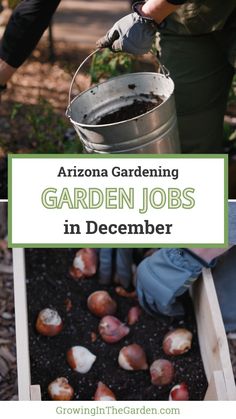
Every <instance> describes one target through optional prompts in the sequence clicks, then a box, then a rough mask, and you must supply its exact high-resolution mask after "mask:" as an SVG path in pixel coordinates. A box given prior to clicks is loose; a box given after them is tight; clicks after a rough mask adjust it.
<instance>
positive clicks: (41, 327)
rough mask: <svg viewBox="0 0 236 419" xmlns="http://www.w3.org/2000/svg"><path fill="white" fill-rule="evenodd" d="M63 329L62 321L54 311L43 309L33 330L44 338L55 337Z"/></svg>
mask: <svg viewBox="0 0 236 419" xmlns="http://www.w3.org/2000/svg"><path fill="white" fill-rule="evenodd" d="M62 327H63V323H62V319H61V317H60V316H59V314H58V312H57V311H56V310H52V309H51V308H44V309H43V310H41V311H40V312H39V314H38V317H37V320H36V325H35V328H36V330H37V332H38V333H40V334H41V335H44V336H56V335H58V333H60V332H61V330H62Z"/></svg>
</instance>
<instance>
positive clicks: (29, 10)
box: [0, 0, 60, 84]
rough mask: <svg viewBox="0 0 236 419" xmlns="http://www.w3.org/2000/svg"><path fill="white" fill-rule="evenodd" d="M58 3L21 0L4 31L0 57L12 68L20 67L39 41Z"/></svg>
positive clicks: (48, 0) (40, 0) (58, 1)
mask: <svg viewBox="0 0 236 419" xmlns="http://www.w3.org/2000/svg"><path fill="white" fill-rule="evenodd" d="M59 3H60V0H23V1H21V2H20V3H19V5H18V6H17V7H16V8H15V9H14V11H13V13H12V15H11V17H10V19H9V22H8V24H7V26H6V29H5V31H4V34H3V37H2V40H1V43H0V59H1V60H2V61H4V62H5V63H6V64H8V66H10V67H12V68H18V67H20V66H21V64H23V62H24V61H25V60H26V59H27V58H28V57H29V55H30V54H31V52H32V51H33V49H34V48H35V46H36V45H37V43H38V42H39V40H40V38H41V36H42V34H43V32H44V31H45V29H46V28H47V26H48V25H49V23H50V20H51V18H52V15H53V13H54V12H55V10H56V8H57V6H58V5H59ZM9 78H10V77H9ZM6 81H7V80H6ZM0 84H1V83H0Z"/></svg>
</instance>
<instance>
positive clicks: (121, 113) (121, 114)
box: [96, 95, 163, 125]
mask: <svg viewBox="0 0 236 419" xmlns="http://www.w3.org/2000/svg"><path fill="white" fill-rule="evenodd" d="M162 102H163V100H162V99H161V98H160V97H159V96H154V95H153V101H150V100H149V101H144V100H140V99H139V98H138V99H135V100H134V102H133V103H132V104H131V105H127V106H123V107H122V108H120V109H118V110H117V111H115V112H112V113H109V114H107V115H104V116H103V117H102V118H100V119H99V121H98V122H97V123H96V124H97V125H103V124H104V125H105V124H114V123H116V122H121V121H125V120H128V119H132V118H136V117H137V116H140V115H143V114H145V113H146V112H148V111H151V110H152V109H153V108H155V107H157V106H158V105H160V104H161V103H162Z"/></svg>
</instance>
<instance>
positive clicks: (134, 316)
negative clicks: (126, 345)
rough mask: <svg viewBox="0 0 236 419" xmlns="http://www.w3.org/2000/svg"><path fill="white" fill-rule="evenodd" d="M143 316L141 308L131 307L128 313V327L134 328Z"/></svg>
mask: <svg viewBox="0 0 236 419" xmlns="http://www.w3.org/2000/svg"><path fill="white" fill-rule="evenodd" d="M141 314H142V310H141V308H140V307H139V306H135V307H131V309H130V310H129V312H128V325H129V326H132V325H133V324H135V323H137V322H138V321H139V318H140V316H141Z"/></svg>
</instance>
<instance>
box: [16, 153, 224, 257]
mask: <svg viewBox="0 0 236 419" xmlns="http://www.w3.org/2000/svg"><path fill="white" fill-rule="evenodd" d="M25 158H26V159H45V158H50V159H81V158H82V159H91V158H92V159H107V158H109V159H110V158H113V159H118V158H119V159H120V158H121V159H122V158H123V159H128V158H131V159H132V158H135V159H138V158H139V159H150V158H152V159H153V158H155V159H219V158H220V159H223V160H224V243H217V244H202V243H194V244H193V243H192V244H188V243H178V244H177V243H175V244H172V243H168V244H167V243H157V244H153V243H149V244H148V243H139V244H137V243H136V244H133V243H130V244H124V243H116V244H109V243H106V244H104V243H103V244H90V243H84V244H83V243H63V244H60V243H27V244H25V243H17V244H13V243H12V206H13V197H12V160H13V159H25ZM8 240H9V242H8V246H9V248H55V249H56V248H78V247H80V248H85V247H91V248H140V247H142V248H160V247H161V248H179V247H182V248H184V247H188V248H194V247H199V248H212V249H213V248H218V247H222V248H223V247H226V246H227V245H228V155H227V154H115V153H114V154H8Z"/></svg>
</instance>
